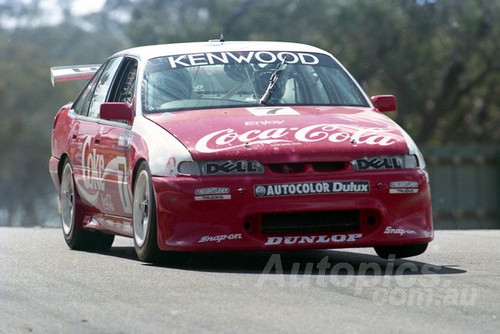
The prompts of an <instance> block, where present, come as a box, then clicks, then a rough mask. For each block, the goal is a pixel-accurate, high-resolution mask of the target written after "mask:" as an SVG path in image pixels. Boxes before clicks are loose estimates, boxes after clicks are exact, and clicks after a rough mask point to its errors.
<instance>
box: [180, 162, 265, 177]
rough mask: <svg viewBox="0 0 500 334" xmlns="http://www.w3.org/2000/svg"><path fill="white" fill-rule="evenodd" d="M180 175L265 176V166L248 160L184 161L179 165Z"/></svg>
mask: <svg viewBox="0 0 500 334" xmlns="http://www.w3.org/2000/svg"><path fill="white" fill-rule="evenodd" d="M179 173H180V174H186V175H218V174H219V175H220V174H222V175H230V174H263V173H264V166H263V165H262V164H261V163H260V162H257V161H247V160H222V161H183V162H181V163H180V164H179Z"/></svg>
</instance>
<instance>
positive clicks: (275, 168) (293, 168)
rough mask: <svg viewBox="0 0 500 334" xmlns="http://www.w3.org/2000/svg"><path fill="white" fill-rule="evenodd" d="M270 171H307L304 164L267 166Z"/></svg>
mask: <svg viewBox="0 0 500 334" xmlns="http://www.w3.org/2000/svg"><path fill="white" fill-rule="evenodd" d="M267 166H268V167H269V169H270V170H272V171H273V172H275V173H301V172H303V171H305V169H306V165H305V164H304V163H300V162H298V163H281V164H269V165H267Z"/></svg>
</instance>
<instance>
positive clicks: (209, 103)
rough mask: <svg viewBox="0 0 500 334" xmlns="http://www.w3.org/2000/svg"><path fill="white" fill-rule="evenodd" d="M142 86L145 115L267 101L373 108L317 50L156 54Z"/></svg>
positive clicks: (337, 68)
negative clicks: (159, 56) (164, 55)
mask: <svg viewBox="0 0 500 334" xmlns="http://www.w3.org/2000/svg"><path fill="white" fill-rule="evenodd" d="M278 69H279V71H277V70H278ZM277 72H279V75H275V76H274V78H273V79H274V80H276V82H275V83H274V84H273V85H272V89H271V90H270V89H269V88H270V79H271V77H272V76H273V74H276V73H277ZM141 88H142V89H141V91H142V101H143V102H142V103H143V111H144V112H145V113H157V112H170V111H177V110H188V109H208V108H227V107H242V106H258V105H262V104H263V103H265V104H266V105H272V106H281V105H335V106H339V105H341V106H368V104H367V101H366V98H365V97H364V95H363V94H362V92H361V91H360V89H359V88H358V87H357V86H356V84H355V83H354V82H353V81H352V80H351V78H350V77H349V76H348V74H347V73H346V72H345V71H344V70H343V69H342V68H341V67H340V66H339V65H338V64H337V63H336V62H335V61H334V60H333V59H332V58H331V57H329V56H327V55H322V54H315V53H314V54H313V53H297V52H268V51H261V52H253V51H251V52H214V53H203V54H191V55H178V56H168V57H161V58H155V59H152V60H150V61H149V62H148V64H147V65H146V68H145V71H144V77H143V80H142V87H141ZM264 97H265V98H264Z"/></svg>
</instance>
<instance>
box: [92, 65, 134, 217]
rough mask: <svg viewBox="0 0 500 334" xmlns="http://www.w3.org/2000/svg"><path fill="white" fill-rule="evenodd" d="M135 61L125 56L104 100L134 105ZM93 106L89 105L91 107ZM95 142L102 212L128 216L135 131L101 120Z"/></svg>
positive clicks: (123, 124) (127, 126) (117, 123)
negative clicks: (99, 162)
mask: <svg viewBox="0 0 500 334" xmlns="http://www.w3.org/2000/svg"><path fill="white" fill-rule="evenodd" d="M136 73H137V61H136V60H135V59H132V58H125V59H124V60H123V61H122V62H121V63H120V67H119V68H118V70H117V74H116V76H115V79H114V82H113V84H112V86H111V88H110V90H109V93H108V96H107V99H106V102H125V103H129V104H132V105H133V101H134V94H135V86H136V80H135V78H136ZM91 108H92V106H91ZM100 125H101V126H100V128H99V133H98V135H97V136H98V137H97V142H96V143H95V149H96V154H97V155H98V156H100V157H102V160H103V161H104V165H105V167H104V172H103V173H102V175H101V180H102V187H103V189H104V190H103V191H102V195H101V203H102V206H101V209H100V210H101V212H103V213H108V214H112V215H115V216H122V217H131V214H132V200H131V198H132V194H131V187H130V185H129V180H131V179H132V168H133V167H132V166H131V164H130V161H129V156H130V151H131V148H132V143H133V141H134V134H133V133H132V131H131V125H130V124H126V123H124V122H120V121H108V120H103V119H101V120H100Z"/></svg>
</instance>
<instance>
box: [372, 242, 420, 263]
mask: <svg viewBox="0 0 500 334" xmlns="http://www.w3.org/2000/svg"><path fill="white" fill-rule="evenodd" d="M427 245H428V243H424V244H415V245H404V246H384V247H375V252H376V253H377V255H378V256H380V257H381V258H383V259H388V258H391V257H392V258H395V259H401V258H404V257H411V256H417V255H420V254H422V253H423V252H425V250H426V249H427Z"/></svg>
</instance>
